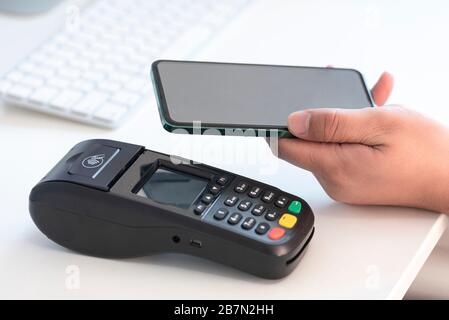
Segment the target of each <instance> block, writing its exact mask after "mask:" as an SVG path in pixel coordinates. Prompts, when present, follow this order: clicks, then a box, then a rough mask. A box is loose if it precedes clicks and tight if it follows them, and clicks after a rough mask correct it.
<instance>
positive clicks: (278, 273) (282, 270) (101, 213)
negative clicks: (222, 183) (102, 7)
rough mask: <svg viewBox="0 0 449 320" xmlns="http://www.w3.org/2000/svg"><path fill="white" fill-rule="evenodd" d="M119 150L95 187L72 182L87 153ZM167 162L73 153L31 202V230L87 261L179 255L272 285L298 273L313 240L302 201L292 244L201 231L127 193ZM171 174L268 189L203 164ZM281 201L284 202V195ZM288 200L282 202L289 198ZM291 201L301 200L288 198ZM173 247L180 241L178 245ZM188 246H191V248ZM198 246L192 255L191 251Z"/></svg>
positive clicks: (140, 152)
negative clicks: (144, 171)
mask: <svg viewBox="0 0 449 320" xmlns="http://www.w3.org/2000/svg"><path fill="white" fill-rule="evenodd" d="M98 144H101V145H106V146H109V147H114V148H117V149H120V153H118V156H117V157H116V158H115V159H114V160H112V161H111V163H110V164H109V165H108V167H107V168H106V169H105V170H103V172H102V173H101V174H100V175H99V176H98V177H97V178H96V179H94V180H95V181H93V182H92V179H89V178H86V177H79V176H76V175H73V174H70V173H69V171H70V168H71V167H72V166H73V164H74V163H76V162H77V161H79V160H80V159H82V158H83V157H84V156H85V153H84V152H85V150H87V149H89V148H90V147H91V146H92V145H98ZM170 160H171V158H170V157H169V156H168V155H165V154H161V153H157V152H153V151H150V150H145V148H144V147H141V146H136V145H131V144H126V143H122V142H116V141H109V140H89V141H84V142H82V143H80V144H78V145H76V146H75V147H74V148H73V149H72V150H71V151H70V152H69V153H68V154H67V155H66V156H65V157H64V158H63V159H62V160H61V161H60V162H59V163H58V164H57V165H56V166H55V167H54V168H53V169H52V170H51V171H50V173H49V174H47V176H46V177H45V178H43V179H42V181H40V182H39V184H38V185H37V186H35V187H34V188H33V190H32V191H31V194H30V202H29V209H30V213H31V217H32V219H33V221H34V222H35V224H36V226H37V227H38V228H39V229H40V230H41V231H42V232H43V233H44V234H45V235H46V236H47V237H48V238H49V239H51V240H52V241H54V242H56V243H58V244H60V245H61V246H64V247H66V248H68V249H71V250H74V251H77V252H80V253H83V254H87V255H92V256H99V257H107V258H127V257H137V256H144V255H149V254H153V253H158V252H178V253H184V254H191V255H195V256H199V257H203V258H207V259H210V260H213V261H216V262H218V263H222V264H225V265H228V266H231V267H234V268H237V269H240V270H242V271H245V272H248V273H251V274H253V275H256V276H259V277H263V278H268V279H278V278H282V277H285V276H286V275H288V274H290V273H291V272H292V271H293V269H294V268H295V267H296V266H297V264H298V263H299V261H300V258H301V257H302V255H303V253H304V251H305V248H306V247H307V245H308V243H309V241H310V239H311V238H312V236H313V232H314V216H313V213H312V211H311V209H310V207H309V206H308V205H307V203H306V202H305V201H303V200H302V199H301V201H302V203H303V209H302V213H301V216H300V223H298V226H296V227H295V230H294V233H293V234H292V236H290V237H288V239H287V240H286V241H284V242H279V243H277V242H275V243H273V244H269V243H265V242H263V241H258V240H257V239H253V238H250V237H246V236H245V235H242V234H239V233H237V232H233V231H232V230H229V229H226V228H222V227H220V226H218V225H214V224H211V223H206V222H204V221H203V220H201V218H200V217H198V216H195V215H194V214H193V213H192V212H191V211H189V210H185V209H181V208H177V207H174V206H168V205H163V204H160V203H157V202H154V201H152V200H150V199H147V198H143V197H141V196H138V195H137V194H135V193H134V192H133V191H134V190H135V189H136V186H138V184H139V182H140V180H141V168H142V166H143V165H152V164H154V166H157V165H158V164H159V163H160V162H161V161H162V162H164V163H165V164H166V165H168V163H169V162H170V163H172V161H170ZM172 166H173V168H176V170H179V171H183V172H190V173H197V172H201V174H203V175H205V176H207V175H210V176H216V175H217V174H218V175H226V176H228V177H229V178H230V180H231V183H230V184H229V185H228V187H229V188H230V187H231V186H232V181H236V179H239V178H242V179H245V181H248V182H249V183H252V184H254V185H258V186H262V187H264V188H266V189H269V190H273V191H277V192H279V193H280V192H281V191H280V190H279V189H276V188H274V187H272V186H269V185H266V184H263V183H260V182H257V181H254V180H252V179H248V178H244V177H241V176H238V175H235V174H232V173H230V172H226V171H223V170H220V169H217V168H213V167H210V166H206V165H202V164H192V163H190V164H186V163H185V161H184V162H183V164H179V165H175V164H172ZM282 194H287V193H285V192H282ZM287 195H288V194H287ZM289 196H291V198H292V199H293V198H296V199H300V198H299V197H296V196H293V195H289ZM178 240H179V241H178ZM192 241H193V242H194V243H192ZM195 243H196V244H198V243H200V244H201V246H200V247H198V246H196V245H192V244H195Z"/></svg>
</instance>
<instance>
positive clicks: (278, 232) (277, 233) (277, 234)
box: [268, 227, 285, 241]
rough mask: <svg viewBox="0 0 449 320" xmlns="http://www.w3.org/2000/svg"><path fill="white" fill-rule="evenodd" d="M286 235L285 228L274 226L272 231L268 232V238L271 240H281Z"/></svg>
mask: <svg viewBox="0 0 449 320" xmlns="http://www.w3.org/2000/svg"><path fill="white" fill-rule="evenodd" d="M284 236H285V230H284V229H282V228H277V227H276V228H273V229H271V231H270V233H269V234H268V238H270V240H273V241H276V240H280V239H282V238H283V237H284Z"/></svg>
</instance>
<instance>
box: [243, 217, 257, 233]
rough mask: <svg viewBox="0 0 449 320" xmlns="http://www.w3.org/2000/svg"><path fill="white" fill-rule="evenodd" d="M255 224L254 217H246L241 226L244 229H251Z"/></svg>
mask: <svg viewBox="0 0 449 320" xmlns="http://www.w3.org/2000/svg"><path fill="white" fill-rule="evenodd" d="M255 225H256V219H254V218H251V217H248V218H246V219H245V220H244V221H243V223H242V228H243V229H245V230H251V229H252V228H254V226H255Z"/></svg>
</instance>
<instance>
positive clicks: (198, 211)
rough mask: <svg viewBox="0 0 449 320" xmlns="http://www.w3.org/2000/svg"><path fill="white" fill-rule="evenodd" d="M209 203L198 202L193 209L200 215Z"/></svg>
mask: <svg viewBox="0 0 449 320" xmlns="http://www.w3.org/2000/svg"><path fill="white" fill-rule="evenodd" d="M206 208H207V205H205V204H204V203H200V204H197V205H196V207H195V209H193V212H194V213H195V214H196V215H197V216H200V215H201V214H202V213H203V212H204V211H206Z"/></svg>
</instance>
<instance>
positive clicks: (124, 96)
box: [112, 91, 141, 105]
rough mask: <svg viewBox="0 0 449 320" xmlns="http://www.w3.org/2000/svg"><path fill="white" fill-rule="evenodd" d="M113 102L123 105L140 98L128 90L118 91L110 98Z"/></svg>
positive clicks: (135, 102) (137, 100)
mask: <svg viewBox="0 0 449 320" xmlns="http://www.w3.org/2000/svg"><path fill="white" fill-rule="evenodd" d="M112 99H113V100H114V102H117V103H121V104H124V105H135V104H137V103H138V102H139V100H140V99H141V96H140V95H138V94H135V93H132V92H130V91H119V92H118V93H116V94H115V95H114V97H113V98H112Z"/></svg>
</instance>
